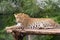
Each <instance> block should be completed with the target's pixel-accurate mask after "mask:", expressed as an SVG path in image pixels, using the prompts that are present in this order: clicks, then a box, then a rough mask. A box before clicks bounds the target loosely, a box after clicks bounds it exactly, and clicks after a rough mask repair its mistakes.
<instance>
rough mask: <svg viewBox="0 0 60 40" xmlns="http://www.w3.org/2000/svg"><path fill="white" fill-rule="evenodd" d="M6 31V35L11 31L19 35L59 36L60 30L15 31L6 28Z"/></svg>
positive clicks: (11, 28) (14, 29)
mask: <svg viewBox="0 0 60 40" xmlns="http://www.w3.org/2000/svg"><path fill="white" fill-rule="evenodd" d="M6 31H7V32H8V33H11V32H13V31H16V32H19V33H24V34H27V35H29V34H31V35H36V34H37V35H40V34H55V35H57V34H60V29H58V28H54V29H23V30H22V29H18V28H17V29H16V28H14V27H7V28H6Z"/></svg>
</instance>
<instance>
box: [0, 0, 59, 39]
mask: <svg viewBox="0 0 60 40" xmlns="http://www.w3.org/2000/svg"><path fill="white" fill-rule="evenodd" d="M59 4H60V1H59V0H58V2H54V1H52V0H44V1H43V2H41V3H39V2H37V0H0V40H13V37H12V35H11V34H7V33H6V32H5V31H4V30H3V29H4V28H5V27H6V26H11V25H14V24H15V18H14V15H13V14H14V13H18V12H24V13H26V14H28V15H29V16H31V17H36V18H41V17H45V18H46V17H49V18H53V19H54V20H55V21H56V22H58V23H60V7H59ZM58 37H60V36H54V37H53V36H50V35H40V36H38V35H37V36H36V37H34V38H33V40H57V38H58ZM25 39H26V38H24V40H25Z"/></svg>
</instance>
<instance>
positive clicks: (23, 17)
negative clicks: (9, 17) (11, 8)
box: [14, 13, 30, 23]
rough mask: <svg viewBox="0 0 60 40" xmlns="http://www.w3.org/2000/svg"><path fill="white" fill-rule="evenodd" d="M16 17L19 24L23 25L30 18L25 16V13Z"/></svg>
mask: <svg viewBox="0 0 60 40" xmlns="http://www.w3.org/2000/svg"><path fill="white" fill-rule="evenodd" d="M14 16H15V18H16V22H17V23H22V22H24V21H25V19H27V18H30V17H29V15H27V14H24V13H18V14H14Z"/></svg>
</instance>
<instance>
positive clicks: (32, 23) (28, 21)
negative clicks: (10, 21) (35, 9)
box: [14, 13, 57, 29]
mask: <svg viewBox="0 0 60 40" xmlns="http://www.w3.org/2000/svg"><path fill="white" fill-rule="evenodd" d="M14 16H15V18H16V22H17V23H21V24H22V25H23V27H25V28H31V29H40V28H55V27H57V25H56V22H55V21H54V20H52V19H51V18H31V17H29V16H28V15H27V14H24V13H18V14H14Z"/></svg>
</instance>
